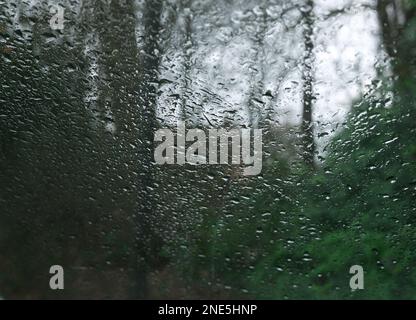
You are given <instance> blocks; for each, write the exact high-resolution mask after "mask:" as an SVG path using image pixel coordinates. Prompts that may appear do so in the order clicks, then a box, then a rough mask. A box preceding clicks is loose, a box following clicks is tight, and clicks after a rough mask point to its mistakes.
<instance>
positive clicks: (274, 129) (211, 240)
mask: <svg viewBox="0 0 416 320" xmlns="http://www.w3.org/2000/svg"><path fill="white" fill-rule="evenodd" d="M59 12H62V15H59ZM415 13H416V1H415V0H336V1H334V0H331V1H329V0H289V1H288V0H285V1H283V0H268V1H266V0H245V1H243V0H223V1H217V0H203V1H202V0H117V1H116V0H106V1H102V0H61V1H58V0H54V1H52V0H49V1H48V0H7V1H1V0H0V296H1V297H3V298H5V299H240V298H243V299H414V298H416V270H415V269H414V267H415V266H416V252H415V250H416V246H415V244H416V242H415V241H416V233H415V229H414V228H415V222H416V201H415V199H416V197H415V195H416V163H415V162H416V140H415V138H416V126H415V120H414V119H415V118H413V117H414V116H415V115H416V109H415V108H416V100H415V98H416V78H415V75H416V74H415V72H416V70H415V62H416V60H415V59H416V16H415ZM62 19H63V20H62ZM60 20H61V21H60ZM57 22H58V23H57ZM178 121H182V122H185V124H186V126H187V128H201V129H204V130H209V129H210V128H224V129H231V128H258V129H263V133H264V136H263V143H264V146H263V150H264V154H263V172H262V174H261V175H259V176H256V177H245V176H244V175H243V174H242V169H243V166H241V167H239V166H227V165H225V166H224V165H222V166H210V165H208V166H204V165H201V166H191V165H185V166H179V165H170V166H157V165H156V164H155V163H154V159H153V152H154V147H155V145H154V141H153V140H154V133H155V132H156V130H158V129H159V128H175V127H176V125H177V122H178ZM413 215H415V218H413ZM52 265H61V266H62V267H63V268H64V270H65V290H63V291H53V290H51V289H50V288H49V279H50V277H51V275H50V274H49V268H50V267H51V266H52ZM353 265H361V266H363V268H364V271H365V290H360V291H356V292H352V291H351V289H350V286H349V280H350V277H351V275H350V274H349V270H350V267H351V266H353Z"/></svg>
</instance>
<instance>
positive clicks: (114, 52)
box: [95, 0, 162, 298]
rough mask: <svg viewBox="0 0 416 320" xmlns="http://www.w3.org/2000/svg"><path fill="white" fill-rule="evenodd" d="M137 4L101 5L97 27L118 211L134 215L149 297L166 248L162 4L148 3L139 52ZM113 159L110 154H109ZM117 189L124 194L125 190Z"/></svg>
mask: <svg viewBox="0 0 416 320" xmlns="http://www.w3.org/2000/svg"><path fill="white" fill-rule="evenodd" d="M135 9H136V8H135V2H134V0H126V1H123V2H121V1H118V0H112V1H111V2H110V3H109V4H105V3H103V2H102V1H98V2H95V11H96V12H98V16H97V17H96V23H97V26H98V32H99V39H100V44H101V51H102V52H101V57H100V60H99V61H100V79H101V88H100V92H99V104H100V105H101V106H103V107H104V111H105V112H106V113H105V115H104V117H105V119H103V120H104V121H106V122H110V123H111V124H113V125H114V130H113V135H109V138H108V139H109V140H110V141H108V142H107V148H106V149H107V150H106V151H107V153H108V154H109V156H110V159H109V163H110V167H111V168H112V170H113V173H112V174H110V175H111V179H112V181H111V183H112V186H111V190H114V192H113V194H114V198H113V199H112V201H113V202H114V205H115V206H116V208H114V209H115V210H121V212H124V213H125V214H126V215H127V216H126V219H128V218H129V217H133V219H134V220H135V224H136V231H135V232H136V237H135V238H136V247H135V252H133V253H132V257H131V258H130V259H132V260H133V261H132V264H133V266H132V267H133V269H134V270H135V273H136V279H135V281H133V282H134V283H135V285H134V288H133V291H134V292H133V296H134V297H135V298H144V297H145V296H146V291H147V288H146V273H147V272H146V270H148V268H149V267H150V265H152V264H153V263H158V262H157V261H156V260H157V259H155V257H157V256H158V253H159V252H160V249H161V243H160V240H158V237H157V236H156V235H155V234H154V232H153V229H152V227H151V225H150V224H151V219H154V216H155V203H154V195H153V194H152V193H151V192H152V186H153V184H154V180H153V177H154V167H153V139H154V132H155V129H156V126H157V125H156V100H157V82H158V68H159V63H160V54H159V48H158V37H159V33H160V30H161V22H160V15H161V10H162V0H148V1H146V2H145V3H144V12H143V18H142V19H143V20H142V23H143V26H144V35H143V43H142V44H141V47H142V51H141V52H140V53H139V48H138V43H137V41H136V25H137V20H136V12H135ZM105 157H107V156H105ZM117 190H123V192H119V191H117Z"/></svg>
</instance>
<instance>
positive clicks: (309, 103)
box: [302, 0, 316, 166]
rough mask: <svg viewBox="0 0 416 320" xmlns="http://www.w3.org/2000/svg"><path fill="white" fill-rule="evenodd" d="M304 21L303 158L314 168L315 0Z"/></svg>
mask: <svg viewBox="0 0 416 320" xmlns="http://www.w3.org/2000/svg"><path fill="white" fill-rule="evenodd" d="M302 12H303V21H304V32H303V41H304V45H305V54H304V58H303V115H302V140H303V141H302V146H303V150H302V151H303V158H304V160H305V162H306V163H307V164H309V165H311V166H314V158H315V149H316V146H315V140H314V130H313V118H312V115H313V103H314V95H313V81H314V76H313V61H314V54H313V51H314V41H313V32H314V30H313V29H314V23H315V21H314V20H315V17H314V3H313V0H307V1H306V6H305V7H304V10H303V11H302Z"/></svg>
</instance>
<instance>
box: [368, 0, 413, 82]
mask: <svg viewBox="0 0 416 320" xmlns="http://www.w3.org/2000/svg"><path fill="white" fill-rule="evenodd" d="M376 9H377V16H378V20H379V25H380V37H381V43H382V46H383V48H384V50H385V51H386V53H387V54H388V56H389V57H390V58H391V59H392V61H391V63H392V72H393V75H394V76H396V77H397V78H398V79H404V78H407V77H409V76H411V74H410V72H412V68H411V66H410V63H411V62H412V60H413V59H414V57H412V53H411V50H410V48H406V43H408V41H406V40H404V39H403V36H404V34H403V33H404V30H405V28H406V27H407V26H408V24H409V22H410V21H411V20H412V19H413V18H414V17H415V15H416V5H415V4H412V2H411V1H405V0H377V6H376Z"/></svg>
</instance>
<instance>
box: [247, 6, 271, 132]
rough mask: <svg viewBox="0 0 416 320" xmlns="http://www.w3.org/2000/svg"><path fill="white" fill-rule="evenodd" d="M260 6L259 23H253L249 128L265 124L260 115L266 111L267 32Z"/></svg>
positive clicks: (262, 8) (263, 8)
mask: <svg viewBox="0 0 416 320" xmlns="http://www.w3.org/2000/svg"><path fill="white" fill-rule="evenodd" d="M260 5H261V13H262V16H261V18H260V21H259V22H258V21H255V24H256V33H255V35H254V39H253V40H254V45H255V52H254V57H253V65H252V66H251V68H252V69H253V70H252V75H251V78H252V79H251V81H252V84H251V91H250V96H249V101H248V116H249V126H250V127H251V128H259V127H262V126H263V125H264V124H265V123H264V120H265V119H263V117H262V113H263V112H264V113H266V112H267V110H263V108H265V107H266V104H265V103H264V102H263V96H264V78H265V70H264V63H265V61H264V60H265V51H264V37H265V36H266V32H267V11H266V4H265V3H264V1H263V2H262V3H261V4H260Z"/></svg>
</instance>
